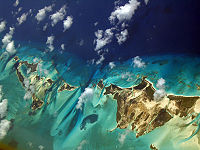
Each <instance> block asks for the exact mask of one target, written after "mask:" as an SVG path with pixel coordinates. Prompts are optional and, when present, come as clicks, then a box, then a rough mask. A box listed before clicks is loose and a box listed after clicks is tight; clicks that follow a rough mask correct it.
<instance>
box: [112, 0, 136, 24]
mask: <svg viewBox="0 0 200 150" xmlns="http://www.w3.org/2000/svg"><path fill="white" fill-rule="evenodd" d="M139 5H140V2H138V1H137V0H129V2H128V3H127V4H125V5H124V6H120V7H116V10H115V11H113V12H112V13H111V16H110V17H109V20H110V22H111V23H114V22H115V20H116V19H118V21H119V23H121V22H123V21H126V20H130V19H131V18H132V16H133V15H134V13H135V10H136V9H137V8H138V6H139Z"/></svg>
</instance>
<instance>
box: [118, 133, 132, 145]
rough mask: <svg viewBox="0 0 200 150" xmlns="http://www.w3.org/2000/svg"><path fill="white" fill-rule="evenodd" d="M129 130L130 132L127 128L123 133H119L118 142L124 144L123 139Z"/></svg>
mask: <svg viewBox="0 0 200 150" xmlns="http://www.w3.org/2000/svg"><path fill="white" fill-rule="evenodd" d="M129 132H130V131H128V130H127V131H126V132H125V133H124V134H120V136H119V138H118V140H119V142H120V143H121V144H124V141H125V139H126V136H127V135H128V133H129Z"/></svg>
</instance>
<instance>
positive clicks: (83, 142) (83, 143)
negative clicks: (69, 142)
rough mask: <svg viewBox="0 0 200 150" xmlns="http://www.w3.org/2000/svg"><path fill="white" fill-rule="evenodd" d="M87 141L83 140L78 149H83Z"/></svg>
mask: <svg viewBox="0 0 200 150" xmlns="http://www.w3.org/2000/svg"><path fill="white" fill-rule="evenodd" d="M86 143H87V141H86V140H83V141H81V143H80V144H79V146H78V148H77V150H82V148H83V145H85V144H86Z"/></svg>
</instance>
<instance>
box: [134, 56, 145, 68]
mask: <svg viewBox="0 0 200 150" xmlns="http://www.w3.org/2000/svg"><path fill="white" fill-rule="evenodd" d="M133 64H134V67H137V68H143V67H145V62H143V61H142V59H141V58H140V57H139V56H136V57H134V58H133Z"/></svg>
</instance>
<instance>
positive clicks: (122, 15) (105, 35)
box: [94, 0, 140, 54]
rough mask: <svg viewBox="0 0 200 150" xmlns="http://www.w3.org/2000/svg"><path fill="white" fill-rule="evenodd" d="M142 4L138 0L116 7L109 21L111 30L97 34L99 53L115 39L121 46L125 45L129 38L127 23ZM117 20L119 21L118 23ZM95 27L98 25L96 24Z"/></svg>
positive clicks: (96, 41)
mask: <svg viewBox="0 0 200 150" xmlns="http://www.w3.org/2000/svg"><path fill="white" fill-rule="evenodd" d="M118 4H119V3H118V2H115V5H118ZM139 5H140V2H138V1H137V0H129V1H128V3H126V4H125V5H123V6H115V9H114V11H113V12H111V15H110V17H109V18H108V20H109V21H110V24H111V26H112V27H111V28H109V29H106V30H105V31H103V30H98V31H96V32H95V36H96V38H95V40H94V43H95V48H94V50H95V51H97V52H98V54H99V51H102V48H104V47H105V46H106V45H107V44H109V43H111V42H112V39H113V37H115V38H116V39H117V42H118V44H119V45H121V44H122V43H124V42H125V41H126V40H127V38H128V30H127V29H125V27H127V26H128V24H127V21H129V20H130V19H131V18H132V17H133V15H134V13H135V11H136V9H137V8H138V7H139ZM116 20H118V21H117V22H116ZM95 25H97V24H96V23H95Z"/></svg>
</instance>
